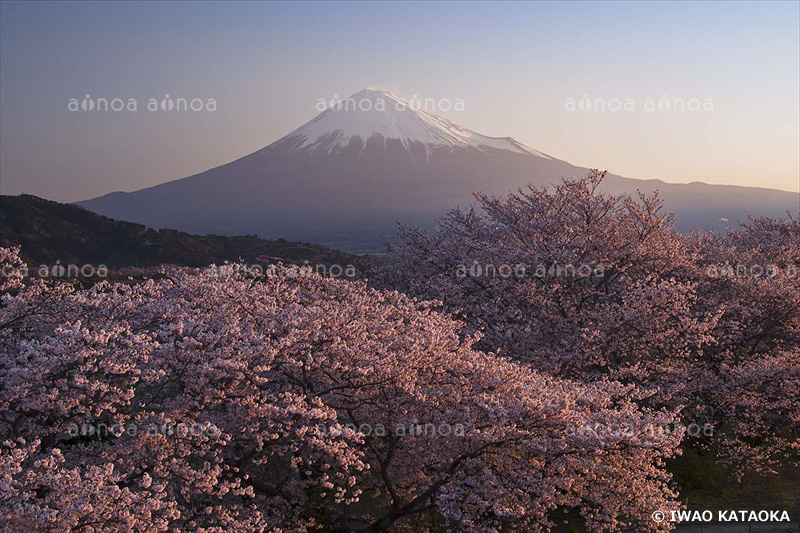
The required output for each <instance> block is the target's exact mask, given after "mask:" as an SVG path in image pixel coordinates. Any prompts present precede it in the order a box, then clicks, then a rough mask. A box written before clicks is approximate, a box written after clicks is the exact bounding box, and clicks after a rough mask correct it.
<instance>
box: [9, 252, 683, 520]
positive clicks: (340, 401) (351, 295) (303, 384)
mask: <svg viewBox="0 0 800 533" xmlns="http://www.w3.org/2000/svg"><path fill="white" fill-rule="evenodd" d="M0 258H2V261H3V263H2V265H3V267H6V266H9V267H10V270H9V269H6V270H4V272H5V273H8V274H9V275H8V276H6V280H5V286H4V288H5V289H6V290H7V292H6V293H5V294H4V295H3V296H2V300H1V302H2V303H1V304H0V378H1V379H0V383H2V386H0V443H2V444H1V445H0V452H2V453H0V463H2V474H0V506H2V507H0V509H2V518H3V523H4V526H6V527H10V528H11V529H17V530H52V531H101V530H102V531H107V530H125V531H130V530H143V531H167V530H192V531H208V532H211V531H214V532H221V531H310V530H326V531H365V532H366V531H384V530H388V529H390V528H393V527H395V526H398V525H400V524H416V526H417V527H418V528H419V529H421V530H434V529H436V528H437V527H440V526H441V527H458V528H461V529H463V530H468V531H499V530H500V529H503V530H520V531H531V530H537V529H546V528H547V527H548V526H549V525H551V524H552V523H553V518H552V517H553V513H554V511H556V510H559V511H560V510H561V509H570V508H572V509H578V510H579V511H580V512H581V514H582V515H583V517H584V520H585V523H586V526H587V528H588V529H589V530H596V531H602V530H615V529H619V528H620V527H623V526H625V525H626V524H636V527H637V528H638V529H640V530H651V531H658V530H666V529H668V528H669V524H668V523H666V524H658V523H656V522H653V521H652V520H651V519H650V516H651V513H652V512H653V511H654V510H663V511H669V510H670V509H675V508H677V504H676V503H675V502H674V498H675V497H676V494H675V493H674V492H673V491H672V490H671V489H670V487H669V479H670V478H669V475H668V474H667V473H666V472H665V470H664V464H663V461H664V459H665V458H668V457H670V456H672V455H673V454H674V453H675V451H676V447H677V445H678V443H679V441H680V438H681V434H680V432H674V433H670V432H663V431H659V430H658V429H657V428H659V427H661V426H663V425H664V424H666V423H668V422H669V421H670V420H674V418H675V417H676V416H677V413H676V412H675V411H672V410H668V409H661V408H659V409H655V408H651V407H649V406H646V405H637V403H636V402H635V401H633V400H634V399H635V398H636V397H637V395H638V392H637V390H636V388H635V387H634V386H633V385H624V384H620V383H617V382H613V381H610V380H606V379H602V378H598V379H595V380H593V381H592V382H591V383H581V382H579V381H575V380H571V379H564V378H560V377H554V376H550V375H548V374H546V373H542V372H539V371H537V370H536V369H534V368H531V366H530V365H527V364H521V363H519V362H515V361H512V360H510V359H509V358H507V357H505V356H504V355H503V354H500V355H498V354H495V353H488V352H486V353H485V352H481V351H477V350H476V349H475V345H476V343H480V342H482V341H481V339H480V337H479V334H477V333H476V334H474V335H467V336H463V335H461V332H462V331H463V330H464V328H465V324H463V323H460V322H458V321H456V320H453V319H452V318H450V317H448V316H447V315H445V314H442V313H440V312H438V311H437V310H436V309H437V308H438V307H440V303H436V302H433V303H431V302H422V301H417V300H414V299H411V298H409V297H407V296H405V295H402V294H400V293H397V292H393V291H379V290H374V289H371V288H368V287H367V286H366V285H365V284H364V283H361V282H349V281H341V280H333V279H326V278H322V277H319V276H317V275H307V276H306V275H302V276H298V275H296V271H287V270H278V271H277V272H276V273H274V274H272V275H269V276H263V275H262V276H259V275H256V274H255V273H253V272H250V271H248V270H247V269H246V268H244V267H241V266H238V265H226V266H223V267H211V268H209V269H205V270H202V271H192V272H187V271H180V270H173V271H169V272H167V273H166V276H165V277H164V278H163V279H161V280H159V281H158V282H156V281H153V280H149V281H146V282H144V283H139V284H134V285H126V284H109V283H106V282H103V283H99V284H97V285H95V286H94V287H92V288H91V289H87V290H77V289H76V288H75V287H73V286H71V285H68V284H64V283H54V282H48V281H43V280H33V281H30V282H26V283H25V284H23V283H21V279H19V277H15V276H14V275H12V274H13V273H12V271H13V268H11V267H13V265H15V264H18V263H19V260H18V257H17V255H16V253H15V252H14V251H9V250H0ZM585 428H594V429H593V430H591V431H589V430H585ZM597 428H601V429H600V430H597ZM437 521H438V523H439V526H437V525H436V524H437Z"/></svg>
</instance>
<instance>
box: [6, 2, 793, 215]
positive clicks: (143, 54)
mask: <svg viewBox="0 0 800 533" xmlns="http://www.w3.org/2000/svg"><path fill="white" fill-rule="evenodd" d="M798 6H800V3H798V2H764V1H758V2H664V3H659V2H612V3H604V2H531V3H523V2H508V3H488V2H487V3H482V2H471V3H457V2H442V3H435V4H434V3H431V4H427V3H416V2H396V3H367V2H353V3H338V2H319V3H317V2H295V3H288V2H272V3H266V2H265V3H261V2H239V3H236V2H206V1H204V2H143V1H136V2H74V3H73V2H60V1H59V2H7V1H3V2H2V3H1V4H0V130H1V131H0V186H1V187H2V193H3V194H18V193H20V192H27V193H31V194H36V195H40V196H44V197H46V198H51V199H56V200H62V201H63V200H68V201H72V200H79V199H84V198H88V197H93V196H97V195H100V194H104V193H106V192H110V191H114V190H136V189H139V188H142V187H146V186H150V185H155V184H157V183H161V182H164V181H168V180H172V179H176V178H180V177H184V176H188V175H191V174H194V173H197V172H200V171H203V170H206V169H208V168H209V167H212V166H216V165H220V164H223V163H226V162H228V161H231V160H233V159H235V158H237V157H240V156H242V155H245V154H247V153H250V152H253V151H255V150H257V149H259V148H261V147H263V146H265V145H267V144H269V143H271V142H273V141H275V140H276V139H278V138H280V137H281V136H283V135H285V134H286V133H288V132H289V131H291V130H292V129H294V128H296V127H298V126H299V125H300V124H302V123H304V122H306V121H308V120H310V119H311V118H313V117H314V116H315V115H316V114H317V110H316V104H317V101H318V99H320V98H322V99H325V100H330V99H331V98H333V97H334V96H335V95H337V96H339V97H341V98H344V97H346V96H348V95H349V94H351V93H353V92H356V91H358V90H359V89H361V88H363V87H366V86H370V87H379V88H384V89H388V90H391V91H393V92H396V93H398V94H400V95H401V96H403V97H406V98H410V97H412V96H414V95H418V96H420V97H433V98H436V99H442V98H447V99H450V100H453V101H454V100H457V99H461V100H463V102H464V110H463V111H453V110H451V111H441V112H440V113H439V114H441V115H443V116H445V117H446V118H449V119H450V120H452V121H454V122H456V123H458V124H460V125H462V126H465V127H467V128H470V129H473V130H476V131H478V132H480V133H483V134H486V135H492V136H512V137H514V138H516V139H517V140H519V141H520V142H523V143H525V144H527V145H529V146H531V147H533V148H536V149H537V150H540V151H543V152H545V153H548V154H550V155H553V156H555V157H557V158H560V159H564V160H566V161H569V162H572V163H574V164H577V165H581V166H588V167H599V168H604V169H609V170H611V171H613V172H614V173H617V174H621V175H625V176H629V177H636V178H661V179H664V180H667V181H707V182H712V183H730V184H739V185H758V186H765V187H773V188H780V189H785V190H795V191H796V190H800V153H799V152H800V125H799V122H800V96H799V95H800V30H799V29H798V24H800V23H799V22H798V21H800V7H798ZM166 93H169V94H170V95H171V96H172V97H185V98H195V97H198V98H202V99H204V100H205V99H208V98H213V99H214V100H215V101H216V103H217V107H216V111H214V112H208V111H204V112H197V113H192V112H183V113H176V112H147V110H146V109H145V107H146V103H147V101H148V99H149V98H158V99H159V100H160V99H162V98H163V97H164V95H165V94H166ZM86 94H90V95H91V96H92V97H93V98H97V97H106V98H108V99H111V98H114V97H120V98H124V99H126V100H127V99H128V98H135V99H136V100H137V103H138V106H139V110H138V111H137V112H119V113H114V112H106V113H97V112H71V111H69V109H68V103H69V100H70V98H77V99H79V100H81V99H83V97H84V96H85V95H86ZM584 95H586V97H587V98H589V99H590V100H592V101H595V100H597V99H603V100H604V101H606V102H610V101H611V99H617V100H618V101H620V102H623V103H624V102H625V101H626V100H628V101H630V102H632V104H633V106H634V110H633V111H618V112H610V111H605V112H601V111H594V110H592V111H580V110H579V111H569V110H568V109H567V104H568V101H569V99H574V100H575V101H580V99H581V98H583V96H584ZM664 96H666V97H667V99H668V100H675V99H683V100H684V101H686V102H688V101H689V100H690V99H697V101H699V102H704V103H705V102H708V101H710V102H712V105H713V110H710V111H706V110H700V111H695V112H692V111H684V112H676V111H660V110H658V109H656V111H648V110H647V108H646V105H647V102H648V99H652V101H653V102H656V103H657V102H658V101H659V100H660V99H662V98H663V97H664Z"/></svg>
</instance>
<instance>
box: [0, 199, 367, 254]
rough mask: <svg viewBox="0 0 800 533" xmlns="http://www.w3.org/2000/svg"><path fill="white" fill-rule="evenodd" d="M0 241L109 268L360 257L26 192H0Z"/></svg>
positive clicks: (1, 244) (315, 246) (302, 244)
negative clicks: (123, 216) (158, 225)
mask: <svg viewBox="0 0 800 533" xmlns="http://www.w3.org/2000/svg"><path fill="white" fill-rule="evenodd" d="M0 246H3V247H9V246H21V247H22V256H23V258H24V259H25V260H26V261H28V262H29V263H34V264H40V263H47V264H52V263H54V262H56V261H60V262H61V264H67V263H75V264H78V263H92V264H104V265H106V266H108V267H122V266H141V267H147V266H155V265H159V264H165V263H166V264H177V265H183V266H205V265H208V264H210V263H221V262H223V261H226V260H227V261H238V260H239V259H242V260H244V261H263V260H265V259H266V260H269V261H270V262H272V261H277V260H281V261H283V262H285V263H303V262H305V261H308V262H309V263H315V264H339V265H345V264H351V263H354V262H356V265H358V263H357V261H358V259H359V258H357V257H354V256H350V255H348V254H345V253H343V252H339V251H336V250H331V249H329V248H326V247H324V246H320V245H316V244H309V243H301V242H288V241H285V240H283V239H278V240H274V241H273V240H265V239H260V238H258V237H255V236H252V235H245V236H240V237H223V236H219V235H203V236H200V235H190V234H188V233H182V232H179V231H175V230H169V229H162V230H153V229H150V228H148V227H146V226H143V225H141V224H134V223H130V222H122V221H119V220H114V219H111V218H108V217H105V216H102V215H98V214H95V213H92V212H91V211H87V210H86V209H84V208H82V207H79V206H76V205H72V204H62V203H58V202H53V201H50V200H45V199H43V198H39V197H36V196H30V195H20V196H0Z"/></svg>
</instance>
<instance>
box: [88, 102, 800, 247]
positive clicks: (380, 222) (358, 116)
mask: <svg viewBox="0 0 800 533" xmlns="http://www.w3.org/2000/svg"><path fill="white" fill-rule="evenodd" d="M587 173H588V170H587V169H585V168H581V167H576V166H574V165H571V164H569V163H567V162H565V161H560V160H558V159H555V158H553V157H550V156H548V155H546V154H543V153H541V152H538V151H536V150H534V149H532V148H529V147H527V146H524V145H523V144H521V143H519V142H517V141H515V140H514V139H512V138H510V137H503V138H494V137H487V136H484V135H480V134H478V133H475V132H473V131H470V130H468V129H465V128H462V127H460V126H458V125H456V124H453V123H452V122H450V121H448V120H445V119H443V118H441V117H437V116H435V115H433V114H430V113H427V112H425V111H422V110H419V109H415V108H413V107H412V106H411V105H409V104H408V103H406V102H405V101H403V100H402V99H400V98H399V97H398V96H396V95H394V94H391V93H388V92H384V91H375V90H367V89H365V90H363V91H360V92H358V93H356V94H354V95H352V96H351V97H350V98H349V99H347V100H345V101H344V102H343V103H342V104H341V105H339V106H335V107H332V108H330V109H328V110H326V111H324V112H322V113H321V114H320V115H318V116H317V117H316V118H314V119H313V120H311V121H310V122H308V123H306V124H304V125H303V126H301V127H300V128H298V129H296V130H295V131H293V132H291V133H289V134H288V135H286V136H285V137H283V138H281V139H279V140H278V141H276V142H274V143H272V144H270V145H269V146H267V147H265V148H263V149H261V150H259V151H257V152H254V153H252V154H250V155H247V156H245V157H242V158H241V159H237V160H236V161H233V162H231V163H228V164H226V165H222V166H220V167H216V168H213V169H211V170H208V171H205V172H202V173H200V174H196V175H194V176H190V177H187V178H183V179H179V180H175V181H170V182H167V183H164V184H162V185H158V186H155V187H150V188H147V189H142V190H140V191H136V192H132V193H125V192H115V193H111V194H107V195H105V196H101V197H99V198H95V199H92V200H86V201H83V202H79V204H80V205H82V206H84V207H86V208H87V209H90V210H92V211H95V212H97V213H101V214H104V215H107V216H111V217H115V218H119V219H123V220H132V221H136V222H141V223H143V224H147V225H149V226H153V227H173V228H178V229H180V230H183V231H188V232H192V233H217V234H223V235H231V234H242V233H254V234H258V235H259V236H262V237H266V238H276V237H284V238H287V239H293V240H308V241H313V242H319V243H323V244H327V245H329V246H333V247H338V248H341V249H348V250H362V249H375V248H377V247H380V246H381V243H382V241H383V240H384V239H387V238H390V237H391V236H392V235H393V234H394V232H395V228H396V222H397V221H401V222H404V223H410V224H413V225H419V226H422V227H427V228H430V227H433V226H434V225H435V220H436V218H437V217H439V216H441V215H442V214H444V213H445V212H446V211H447V210H449V209H451V208H453V207H455V206H462V207H465V206H468V205H471V204H472V203H473V201H474V200H473V197H472V193H473V192H474V191H477V190H483V191H487V192H490V193H494V194H506V193H508V192H509V191H512V190H516V189H517V188H519V187H524V186H525V185H527V184H529V183H530V184H533V185H540V186H541V185H549V184H552V183H556V182H558V181H559V180H560V179H561V178H578V177H582V176H585V175H586V174H587ZM603 186H604V187H605V188H606V189H607V190H609V191H612V192H628V193H635V191H636V190H637V189H639V190H641V191H642V192H644V193H651V192H653V191H655V190H659V191H660V192H661V196H662V198H663V199H664V200H665V203H666V208H667V210H669V211H672V212H674V213H675V214H676V216H677V218H678V222H679V225H680V227H682V228H683V229H690V228H706V229H719V230H721V229H724V228H725V227H726V226H727V225H735V223H736V221H738V220H743V219H745V218H746V217H747V216H748V215H769V216H784V215H785V213H786V211H787V210H790V211H792V212H796V211H797V210H798V208H799V203H800V196H798V194H796V193H790V192H784V191H777V190H771V189H761V188H749V187H733V186H722V185H707V184H702V183H690V184H668V183H664V182H662V181H659V180H634V179H629V178H623V177H620V176H615V175H612V174H609V175H607V177H606V180H605V182H604V185H603Z"/></svg>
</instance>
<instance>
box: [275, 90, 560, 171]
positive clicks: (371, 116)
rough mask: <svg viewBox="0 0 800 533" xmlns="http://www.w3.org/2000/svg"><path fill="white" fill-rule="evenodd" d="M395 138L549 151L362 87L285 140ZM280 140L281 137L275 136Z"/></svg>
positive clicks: (337, 144)
mask: <svg viewBox="0 0 800 533" xmlns="http://www.w3.org/2000/svg"><path fill="white" fill-rule="evenodd" d="M378 136H379V137H382V138H383V142H385V141H386V140H388V139H398V140H400V142H401V143H402V144H403V146H405V147H406V148H409V147H410V146H411V145H412V144H414V143H420V144H422V145H424V146H426V147H428V148H430V147H434V146H450V147H462V148H466V147H473V148H478V149H482V148H484V147H491V148H497V149H501V150H509V151H512V152H517V153H526V154H531V155H535V156H537V157H544V158H547V159H550V157H549V156H547V155H545V154H543V153H541V152H538V151H536V150H534V149H532V148H529V147H527V146H525V145H523V144H522V143H519V142H517V141H515V140H514V139H512V138H511V137H487V136H486V135H481V134H479V133H476V132H474V131H471V130H468V129H466V128H463V127H461V126H459V125H457V124H454V123H453V122H450V121H449V120H447V119H445V118H442V117H439V116H437V115H434V114H433V113H429V112H427V111H424V110H422V109H419V108H416V107H414V105H412V104H411V103H409V102H407V101H406V100H403V99H402V98H400V97H399V96H397V95H396V94H393V93H390V92H388V91H381V90H376V89H363V90H361V91H359V92H357V93H355V94H353V95H352V96H350V97H349V98H347V99H345V100H337V101H334V102H333V103H332V105H331V107H329V108H328V109H326V110H325V111H323V112H322V113H320V114H319V115H317V116H316V117H315V118H314V119H313V120H311V121H309V122H307V123H306V124H303V125H302V126H300V127H299V128H297V129H296V130H294V131H293V132H291V133H290V134H289V135H287V136H286V137H284V138H283V139H282V140H281V141H283V140H290V139H291V140H297V141H298V142H297V143H296V147H295V150H301V149H308V148H310V149H311V150H312V151H313V150H316V149H320V148H323V149H325V150H326V151H328V152H332V151H337V150H340V149H342V148H344V147H346V146H347V145H349V144H350V142H352V141H353V140H354V139H356V138H358V139H360V141H361V142H362V143H363V144H366V142H367V141H368V140H369V139H370V138H372V137H378ZM279 142H280V141H279Z"/></svg>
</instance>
